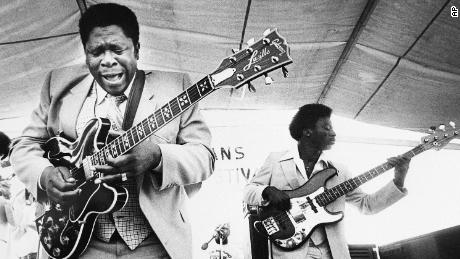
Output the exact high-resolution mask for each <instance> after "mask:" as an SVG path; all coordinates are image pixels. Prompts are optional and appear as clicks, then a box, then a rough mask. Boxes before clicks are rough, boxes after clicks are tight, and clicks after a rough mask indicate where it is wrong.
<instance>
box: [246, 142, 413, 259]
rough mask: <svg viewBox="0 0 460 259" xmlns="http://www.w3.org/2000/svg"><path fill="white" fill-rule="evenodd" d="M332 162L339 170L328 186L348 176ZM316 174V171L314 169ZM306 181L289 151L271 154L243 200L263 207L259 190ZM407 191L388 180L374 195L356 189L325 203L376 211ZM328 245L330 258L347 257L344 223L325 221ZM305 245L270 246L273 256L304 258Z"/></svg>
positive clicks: (332, 209) (288, 187) (331, 208)
mask: <svg viewBox="0 0 460 259" xmlns="http://www.w3.org/2000/svg"><path fill="white" fill-rule="evenodd" d="M329 162H331V163H332V164H333V165H334V167H336V168H337V170H338V176H334V177H332V178H331V179H329V180H328V181H327V182H326V188H331V187H333V186H335V185H337V184H340V183H342V182H344V181H346V180H348V179H350V174H349V172H348V171H347V169H346V167H344V166H343V165H340V164H337V163H334V162H333V161H329ZM313 173H317V172H313ZM305 182H306V179H305V178H304V177H303V176H302V174H301V173H300V171H299V169H298V168H297V166H296V164H295V162H294V158H293V156H292V152H291V151H284V152H276V153H271V154H270V155H269V156H268V158H267V159H266V161H265V163H264V164H263V166H262V167H261V168H260V170H259V172H257V174H256V175H255V176H254V177H253V178H252V179H251V181H250V183H248V184H247V185H246V186H245V188H244V194H243V199H244V202H246V203H247V204H250V205H259V206H265V205H267V202H266V201H264V200H263V199H262V191H263V190H264V189H265V188H266V187H267V186H269V185H270V186H274V187H276V188H278V189H280V190H292V189H296V188H299V187H300V186H302V185H303V184H304V183H305ZM405 195H406V192H401V191H400V190H399V189H398V188H397V187H396V186H395V185H394V183H393V181H391V182H390V183H388V184H387V185H385V186H384V187H383V188H381V189H380V190H378V191H377V192H375V193H373V194H367V193H364V192H362V191H361V190H360V189H359V188H358V189H355V190H354V191H352V192H349V193H348V194H346V195H345V196H342V197H340V198H338V199H337V200H335V201H334V202H332V203H330V204H329V205H327V206H326V209H327V210H328V211H330V212H337V211H343V210H344V209H345V201H347V202H349V203H352V204H353V205H355V206H357V207H358V208H359V210H360V211H361V212H362V213H365V214H372V213H377V212H379V211H381V210H383V209H384V208H386V207H388V206H390V205H391V204H393V203H395V202H396V201H398V200H399V199H401V198H402V197H403V196H405ZM324 229H325V232H326V236H327V240H328V242H329V247H330V249H331V253H332V256H333V258H335V259H342V258H346V259H349V258H350V253H349V251H348V244H347V241H346V239H345V234H344V223H343V221H339V222H337V223H332V224H327V225H325V227H324ZM307 249H308V246H307V245H304V246H302V247H300V248H298V249H297V250H294V251H290V252H285V251H282V250H280V249H278V248H277V247H275V246H273V258H286V259H288V258H289V259H296V258H299V259H300V258H305V256H306V254H307V251H306V250H307Z"/></svg>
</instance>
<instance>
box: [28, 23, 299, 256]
mask: <svg viewBox="0 0 460 259" xmlns="http://www.w3.org/2000/svg"><path fill="white" fill-rule="evenodd" d="M290 63H292V59H291V57H290V55H289V46H288V45H287V43H286V40H285V39H284V38H283V37H282V36H280V35H279V34H278V32H277V30H276V29H275V30H267V31H265V33H264V36H263V37H262V38H261V39H260V40H258V41H257V42H254V43H253V44H251V45H250V46H248V48H246V49H243V50H239V51H237V52H236V53H234V54H233V55H231V56H229V57H227V58H225V59H224V60H223V61H222V63H221V64H220V65H219V67H218V68H217V69H216V70H215V71H214V72H212V73H211V74H209V75H207V76H206V77H204V78H203V79H201V80H200V81H198V82H197V83H196V84H194V85H192V86H190V87H189V88H187V89H186V90H185V91H183V92H182V93H180V94H179V95H178V96H177V97H175V98H173V99H172V100H171V101H169V102H167V103H166V104H164V105H163V106H162V107H161V108H160V109H158V110H156V111H154V113H153V114H151V115H150V116H148V117H147V118H145V119H144V120H142V121H141V122H140V123H138V124H137V125H134V126H133V127H131V128H130V129H128V130H127V131H126V132H124V133H123V134H122V135H120V136H118V137H117V138H115V139H114V140H112V141H108V133H109V129H110V121H109V120H108V119H106V118H94V119H92V120H90V121H89V122H88V123H87V125H86V127H85V128H84V130H83V133H82V134H81V136H79V138H78V139H77V140H75V141H74V142H71V141H69V140H67V139H65V138H64V137H63V136H57V137H54V138H51V139H50V140H48V141H47V142H46V143H45V144H44V145H43V149H44V150H45V151H46V152H45V157H46V158H48V159H49V160H50V161H51V162H52V163H53V165H55V166H65V167H67V168H69V169H70V172H71V174H72V177H73V178H75V179H76V182H77V185H76V186H77V188H79V189H80V190H81V192H80V194H79V197H78V199H77V200H75V201H74V202H73V203H72V204H71V205H70V206H63V205H62V204H58V203H53V202H47V204H46V206H45V213H44V214H43V215H42V216H40V217H38V218H37V219H36V221H35V222H36V226H37V230H38V234H39V239H40V243H41V245H42V246H43V248H44V249H45V251H46V253H48V255H49V256H50V257H51V258H59V259H61V258H74V257H78V256H79V255H80V254H81V253H83V251H84V250H85V249H86V247H87V245H88V243H89V240H90V239H91V236H92V233H93V228H94V225H95V223H96V220H97V218H98V216H99V215H101V214H104V213H111V212H114V211H117V210H119V209H121V208H122V207H123V206H124V205H125V203H126V201H127V199H128V192H127V190H126V189H125V188H124V187H121V186H117V185H116V184H113V185H109V184H106V183H100V182H99V181H96V182H95V180H96V179H98V178H100V177H102V176H103V175H102V174H101V173H99V172H93V171H91V170H90V168H91V167H92V166H94V165H104V164H106V159H107V157H109V155H111V156H112V157H114V158H116V157H118V156H120V155H123V154H125V153H127V152H129V151H130V150H131V149H132V148H133V147H135V146H136V145H137V144H139V143H140V142H142V141H144V140H145V139H147V138H148V137H149V136H151V135H152V134H154V133H155V132H156V131H158V130H159V129H160V128H162V127H163V126H164V125H166V124H167V123H168V122H170V121H172V120H173V119H174V118H176V117H177V116H179V115H180V114H182V113H183V112H184V111H185V110H187V109H188V108H190V107H192V106H193V105H194V104H195V103H197V102H198V101H200V100H201V99H203V98H205V97H206V96H207V95H209V94H210V93H212V92H214V91H215V90H217V89H220V88H239V87H241V86H243V85H244V84H248V87H250V90H251V89H253V88H252V87H253V86H252V85H251V86H250V85H249V83H250V81H251V80H253V79H255V78H257V77H259V76H262V75H267V73H268V72H270V71H272V70H275V69H277V68H280V67H281V68H282V69H283V73H284V74H285V76H287V70H286V68H285V66H286V65H288V64H290Z"/></svg>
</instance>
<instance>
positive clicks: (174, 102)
mask: <svg viewBox="0 0 460 259" xmlns="http://www.w3.org/2000/svg"><path fill="white" fill-rule="evenodd" d="M169 107H171V112H172V114H173V116H174V117H176V115H178V114H180V113H181V109H180V106H179V102H178V101H177V99H176V98H174V99H172V100H171V101H170V102H169Z"/></svg>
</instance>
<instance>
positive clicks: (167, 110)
mask: <svg viewBox="0 0 460 259" xmlns="http://www.w3.org/2000/svg"><path fill="white" fill-rule="evenodd" d="M161 114H163V119H164V120H165V122H168V121H170V120H171V119H172V118H173V115H172V112H171V107H169V103H167V104H165V105H163V107H161Z"/></svg>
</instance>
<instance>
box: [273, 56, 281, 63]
mask: <svg viewBox="0 0 460 259" xmlns="http://www.w3.org/2000/svg"><path fill="white" fill-rule="evenodd" d="M278 61H280V59H279V58H278V57H276V56H273V57H272V63H278Z"/></svg>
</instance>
